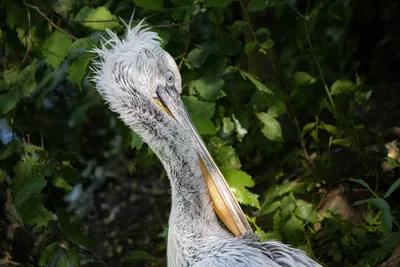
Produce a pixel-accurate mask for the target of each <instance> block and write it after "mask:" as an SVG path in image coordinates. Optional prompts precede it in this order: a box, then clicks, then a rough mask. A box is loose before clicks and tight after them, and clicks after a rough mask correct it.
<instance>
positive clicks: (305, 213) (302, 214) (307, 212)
mask: <svg viewBox="0 0 400 267" xmlns="http://www.w3.org/2000/svg"><path fill="white" fill-rule="evenodd" d="M296 216H297V217H299V218H300V219H303V220H305V221H308V222H311V223H316V222H317V210H316V208H315V206H314V205H313V204H311V203H308V202H305V201H303V200H301V199H297V200H296Z"/></svg>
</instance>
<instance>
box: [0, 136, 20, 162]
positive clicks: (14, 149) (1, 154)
mask: <svg viewBox="0 0 400 267" xmlns="http://www.w3.org/2000/svg"><path fill="white" fill-rule="evenodd" d="M21 147H22V144H21V142H20V141H18V140H16V139H13V140H11V141H10V142H9V143H8V144H7V145H6V146H5V147H3V148H2V149H1V150H0V160H2V159H5V158H8V157H10V156H11V155H13V154H15V153H18V152H19V151H20V150H21Z"/></svg>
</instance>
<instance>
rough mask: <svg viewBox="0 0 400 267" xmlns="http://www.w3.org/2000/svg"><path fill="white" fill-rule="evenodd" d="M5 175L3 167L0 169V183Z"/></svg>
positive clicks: (4, 178)
mask: <svg viewBox="0 0 400 267" xmlns="http://www.w3.org/2000/svg"><path fill="white" fill-rule="evenodd" d="M6 177H7V173H6V172H5V171H4V170H3V169H0V184H1V183H3V182H4V181H5V180H6Z"/></svg>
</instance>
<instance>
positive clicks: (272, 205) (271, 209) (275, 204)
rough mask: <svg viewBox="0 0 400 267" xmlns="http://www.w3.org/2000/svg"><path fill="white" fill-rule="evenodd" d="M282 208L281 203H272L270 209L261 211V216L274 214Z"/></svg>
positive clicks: (266, 208)
mask: <svg viewBox="0 0 400 267" xmlns="http://www.w3.org/2000/svg"><path fill="white" fill-rule="evenodd" d="M280 206H281V201H275V202H272V204H271V205H270V206H268V207H265V208H264V209H263V210H260V214H269V213H271V212H274V211H275V210H276V209H277V208H279V207H280ZM261 211H262V213H261Z"/></svg>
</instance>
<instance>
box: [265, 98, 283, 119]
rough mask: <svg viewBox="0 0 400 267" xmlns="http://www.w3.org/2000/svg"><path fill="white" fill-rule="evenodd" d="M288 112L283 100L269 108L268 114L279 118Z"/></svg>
mask: <svg viewBox="0 0 400 267" xmlns="http://www.w3.org/2000/svg"><path fill="white" fill-rule="evenodd" d="M285 113H286V105H285V102H283V101H276V102H275V103H274V104H272V106H270V107H269V109H268V114H269V115H271V116H272V117H274V118H277V117H279V116H281V115H283V114H285Z"/></svg>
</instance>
